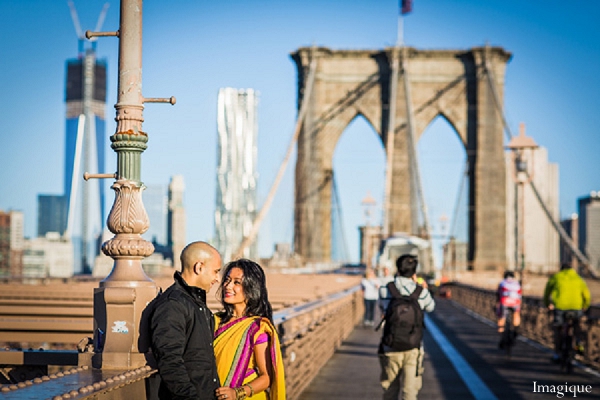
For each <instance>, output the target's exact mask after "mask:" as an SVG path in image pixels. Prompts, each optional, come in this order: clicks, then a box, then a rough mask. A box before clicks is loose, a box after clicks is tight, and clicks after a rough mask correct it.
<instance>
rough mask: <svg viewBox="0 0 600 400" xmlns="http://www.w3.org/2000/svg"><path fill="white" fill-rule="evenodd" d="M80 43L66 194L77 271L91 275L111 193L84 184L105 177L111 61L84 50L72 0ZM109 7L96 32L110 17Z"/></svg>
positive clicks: (71, 98)
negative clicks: (96, 175) (108, 64)
mask: <svg viewBox="0 0 600 400" xmlns="http://www.w3.org/2000/svg"><path fill="white" fill-rule="evenodd" d="M69 7H70V8H71V16H72V17H73V23H74V25H75V30H76V32H77V36H78V39H79V54H78V58H77V59H71V60H68V61H67V84H66V91H65V102H66V106H67V112H66V140H65V176H64V194H65V196H66V198H67V209H68V212H67V224H66V225H67V228H66V232H65V236H66V237H67V238H70V239H71V240H72V241H73V245H74V248H75V272H82V273H90V272H91V263H92V262H93V260H94V257H95V256H96V255H97V254H98V238H99V237H100V235H101V234H102V221H104V219H105V211H104V196H105V193H104V192H105V189H104V184H103V182H102V181H101V180H95V179H94V180H90V181H88V182H83V178H82V175H83V173H84V172H90V173H104V172H105V171H104V149H105V146H106V144H107V143H106V134H105V125H106V123H105V120H106V119H105V114H104V111H105V107H106V61H104V60H97V59H96V42H94V41H92V42H91V47H90V48H87V49H85V50H84V37H83V32H82V30H81V27H80V25H79V19H78V17H77V12H76V11H75V6H74V5H73V2H72V1H69ZM107 8H108V3H107V4H106V5H105V6H104V8H103V10H102V12H101V13H100V16H99V18H98V23H97V25H96V29H95V31H99V30H100V27H101V25H102V22H103V21H104V16H105V15H106V10H107Z"/></svg>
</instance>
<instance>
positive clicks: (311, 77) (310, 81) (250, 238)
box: [233, 55, 317, 259]
mask: <svg viewBox="0 0 600 400" xmlns="http://www.w3.org/2000/svg"><path fill="white" fill-rule="evenodd" d="M316 69H317V59H316V57H315V56H314V55H313V57H312V59H311V60H310V65H309V70H308V77H307V80H306V86H305V91H304V96H303V97H302V103H301V106H300V111H299V112H298V118H297V120H296V127H295V129H294V134H293V135H292V138H291V139H290V143H289V145H288V148H287V152H286V154H285V157H284V159H283V161H282V163H281V166H280V167H279V171H278V172H277V175H276V176H275V180H274V181H273V185H272V186H271V189H270V190H269V194H268V195H267V198H266V200H265V203H264V204H263V206H262V207H261V209H260V211H259V212H258V214H257V216H256V218H255V220H254V222H253V223H252V228H251V229H250V232H249V233H248V235H247V236H246V237H244V239H243V240H242V243H241V244H240V246H239V248H238V249H237V251H235V252H234V253H233V258H234V259H235V258H240V257H242V255H243V254H244V250H245V249H246V248H247V247H248V246H250V245H251V244H252V243H253V242H254V239H255V238H256V234H257V233H258V229H259V228H260V224H261V223H262V220H263V219H264V217H265V215H266V214H267V211H269V208H270V207H271V203H273V199H274V197H275V193H276V192H277V189H278V188H279V184H280V183H281V180H282V179H283V174H284V173H285V170H286V168H287V165H288V163H289V160H290V156H291V155H292V152H293V150H294V147H295V145H296V142H297V141H298V136H299V135H300V130H301V128H302V125H303V123H304V118H305V117H306V112H307V110H308V102H309V101H310V97H311V94H312V89H313V86H314V82H315V72H316Z"/></svg>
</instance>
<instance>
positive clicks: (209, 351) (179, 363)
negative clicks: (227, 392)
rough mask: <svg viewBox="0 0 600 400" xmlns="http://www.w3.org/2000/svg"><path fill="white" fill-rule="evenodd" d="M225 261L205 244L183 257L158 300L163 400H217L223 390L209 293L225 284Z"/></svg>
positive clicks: (154, 322) (155, 322)
mask: <svg viewBox="0 0 600 400" xmlns="http://www.w3.org/2000/svg"><path fill="white" fill-rule="evenodd" d="M220 271H221V256H220V255H219V252H218V251H217V250H216V249H215V248H214V247H212V246H211V245H209V244H208V243H205V242H193V243H190V244H189V245H187V246H186V247H185V248H184V249H183V251H182V252H181V272H179V271H177V272H175V276H174V278H175V282H174V283H173V285H171V286H170V287H169V288H168V289H167V290H166V291H165V292H164V293H163V294H161V295H160V296H158V298H157V299H156V300H155V304H154V309H153V312H152V314H151V316H150V337H151V343H152V344H151V346H152V353H153V354H154V358H155V359H156V363H157V366H158V373H159V375H160V378H161V382H160V388H159V393H158V398H159V399H161V400H162V399H177V400H184V399H185V400H187V399H189V400H191V399H194V400H198V399H215V398H216V397H215V390H216V389H217V388H218V387H219V386H220V382H219V376H218V375H217V366H216V363H215V356H214V350H213V347H212V344H213V331H214V319H213V316H212V313H211V311H210V310H209V309H208V307H207V306H206V293H207V292H208V291H209V290H210V288H211V287H212V285H214V284H215V283H218V282H219V272H220Z"/></svg>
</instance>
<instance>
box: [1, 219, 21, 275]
mask: <svg viewBox="0 0 600 400" xmlns="http://www.w3.org/2000/svg"><path fill="white" fill-rule="evenodd" d="M23 231H24V223H23V213H22V212H21V211H8V212H4V211H2V210H0V276H21V275H22V274H23V247H24V245H25V239H24V237H23Z"/></svg>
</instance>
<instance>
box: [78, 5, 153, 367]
mask: <svg viewBox="0 0 600 400" xmlns="http://www.w3.org/2000/svg"><path fill="white" fill-rule="evenodd" d="M116 35H118V36H119V72H118V94H117V103H116V104H115V109H116V118H115V120H116V122H117V128H116V132H115V134H114V135H112V136H111V137H110V140H111V142H112V144H111V147H112V149H113V150H114V151H115V152H116V153H117V173H116V181H115V182H114V183H113V185H112V189H113V190H114V191H115V200H114V203H113V206H112V209H111V211H110V214H109V216H108V220H107V226H108V229H109V230H110V231H111V232H112V233H113V234H114V235H115V236H114V237H113V238H112V239H110V240H108V241H107V242H105V243H104V244H103V245H102V251H103V252H104V254H106V255H107V256H110V257H111V258H113V260H114V265H113V268H112V271H111V272H110V274H109V275H108V276H107V277H106V278H105V279H104V280H103V281H101V282H100V284H99V287H98V288H96V289H95V290H94V356H93V358H92V363H93V366H94V367H96V368H103V369H129V368H138V367H141V366H144V365H145V364H146V359H145V356H144V354H143V351H144V349H139V348H138V339H139V336H140V320H141V315H142V311H143V310H144V308H145V307H146V305H147V304H148V303H149V302H150V301H151V300H152V299H153V298H154V297H155V296H156V294H157V287H156V284H155V283H154V282H153V281H152V280H151V279H150V278H148V276H146V274H145V273H144V270H143V268H142V259H143V258H145V257H147V256H149V255H151V254H152V253H153V252H154V246H153V245H152V243H150V242H148V241H146V240H144V239H143V238H142V237H141V234H142V233H144V232H146V231H147V230H148V228H149V226H150V222H149V219H148V215H147V213H146V210H145V209H144V204H143V202H142V190H143V189H144V185H143V183H142V181H141V155H142V152H143V151H144V150H145V149H146V148H147V142H148V135H147V134H146V133H145V132H144V131H143V130H142V122H143V121H144V118H143V109H144V106H143V103H144V98H143V96H142V0H122V1H121V8H120V23H119V31H118V32H116ZM87 36H88V37H90V36H103V35H102V34H93V33H89V32H88V34H87ZM104 36H106V35H104Z"/></svg>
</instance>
